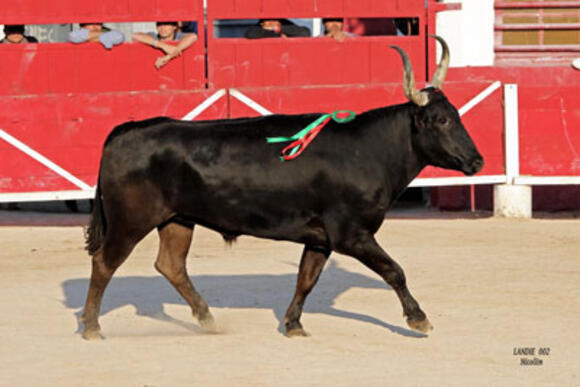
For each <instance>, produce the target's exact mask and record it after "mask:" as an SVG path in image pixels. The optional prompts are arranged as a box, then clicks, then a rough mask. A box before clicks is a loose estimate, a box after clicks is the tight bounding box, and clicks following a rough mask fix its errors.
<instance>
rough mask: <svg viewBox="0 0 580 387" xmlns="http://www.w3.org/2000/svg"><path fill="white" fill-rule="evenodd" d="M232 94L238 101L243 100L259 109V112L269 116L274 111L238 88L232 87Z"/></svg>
mask: <svg viewBox="0 0 580 387" xmlns="http://www.w3.org/2000/svg"><path fill="white" fill-rule="evenodd" d="M230 95H231V96H232V97H234V98H235V99H237V100H238V101H240V102H242V103H243V104H245V105H247V106H249V107H250V108H252V109H254V110H255V111H257V112H258V113H260V114H261V115H263V116H269V115H272V114H274V113H272V112H271V111H269V110H268V109H266V108H265V107H263V106H262V105H260V104H259V103H257V102H256V101H254V100H253V99H251V98H250V97H248V96H247V95H245V94H243V93H242V92H240V91H239V90H237V89H230Z"/></svg>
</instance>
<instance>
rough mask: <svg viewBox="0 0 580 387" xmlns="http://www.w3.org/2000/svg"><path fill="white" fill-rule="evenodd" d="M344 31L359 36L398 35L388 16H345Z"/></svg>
mask: <svg viewBox="0 0 580 387" xmlns="http://www.w3.org/2000/svg"><path fill="white" fill-rule="evenodd" d="M344 25H345V26H346V28H345V29H346V31H349V32H351V33H353V34H356V35H359V36H382V35H399V32H398V31H397V27H396V26H395V23H394V22H393V19H390V18H346V19H345V22H344Z"/></svg>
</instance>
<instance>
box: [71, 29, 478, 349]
mask: <svg viewBox="0 0 580 387" xmlns="http://www.w3.org/2000/svg"><path fill="white" fill-rule="evenodd" d="M436 38H437V39H438V40H440V42H441V43H442V45H443V48H444V50H443V51H444V54H443V59H442V60H441V63H440V65H439V68H438V69H437V71H436V73H435V75H434V77H433V81H432V83H431V84H432V85H433V87H430V88H427V89H424V90H422V91H419V90H417V89H415V86H414V77H413V73H412V69H411V68H410V63H409V61H408V58H407V56H406V54H405V53H404V52H403V51H402V50H400V49H399V48H398V47H395V48H396V49H397V50H398V51H399V53H400V54H401V56H402V58H403V64H404V66H405V82H404V86H405V93H406V95H407V97H408V98H409V99H410V102H408V103H405V104H401V105H396V106H389V107H384V108H379V109H375V110H371V111H367V112H365V113H363V114H360V115H358V116H357V117H356V118H355V119H354V120H353V121H351V122H349V123H343V124H338V123H334V122H331V123H329V124H328V125H327V126H326V127H325V129H324V131H323V132H322V133H321V134H320V135H319V136H318V137H317V138H316V140H315V141H313V142H312V143H311V145H310V146H309V147H308V148H307V149H306V150H305V151H304V153H303V154H302V155H300V157H298V158H296V159H295V160H292V161H289V162H281V161H280V157H279V155H280V150H281V148H282V146H280V145H278V144H268V143H267V142H266V141H265V138H266V137H275V136H290V135H292V134H293V133H295V132H296V131H297V130H298V129H301V128H303V127H305V126H306V125H308V124H309V123H311V122H312V121H314V120H315V119H316V118H318V117H319V116H320V115H319V114H301V115H291V116H290V115H273V116H268V117H260V118H245V119H236V120H219V121H206V122H184V121H177V120H172V119H169V118H154V119H150V120H146V121H141V122H128V123H125V124H123V125H120V126H118V127H116V128H115V129H114V130H113V131H112V133H111V134H110V135H109V137H108V138H107V140H106V142H105V145H104V149H103V154H102V159H101V165H100V172H99V181H98V185H97V192H96V196H95V206H94V209H93V213H92V217H91V223H90V226H89V229H88V233H87V234H88V236H87V249H88V250H89V253H90V254H91V255H92V256H93V264H92V265H93V266H92V275H91V281H90V286H89V291H88V294H87V300H86V304H85V309H84V312H83V316H82V321H83V322H84V324H85V329H84V332H83V337H85V338H88V339H90V338H97V337H101V335H100V327H99V324H98V315H99V309H100V303H101V299H102V296H103V292H104V290H105V287H106V286H107V283H108V282H109V280H110V279H111V277H112V275H113V273H114V272H115V270H116V269H117V268H118V267H119V266H120V265H121V264H122V263H123V262H124V261H125V259H126V258H127V257H128V255H129V254H130V252H131V251H132V250H133V248H134V246H135V245H136V244H137V243H138V242H139V241H140V240H141V239H142V238H143V237H144V236H145V235H146V234H148V233H149V232H150V231H151V230H152V229H154V228H155V227H157V229H158V231H159V236H160V247H159V253H158V257H157V261H156V263H155V267H156V268H157V269H158V270H159V271H160V272H161V273H162V274H163V275H164V276H165V277H166V278H167V279H168V280H169V281H170V282H171V284H173V286H174V287H175V288H176V290H177V291H178V292H179V293H180V294H181V295H182V296H183V298H184V299H185V300H186V301H187V302H188V304H189V305H190V306H191V309H192V312H193V315H194V316H195V317H197V318H198V319H199V322H200V324H201V325H202V326H204V327H211V326H212V325H213V318H212V316H211V314H210V311H209V309H208V305H207V304H206V302H205V301H204V300H203V299H202V298H201V296H200V295H199V293H198V292H197V291H196V290H195V288H194V286H193V284H192V283H191V280H190V278H189V276H188V274H187V272H186V268H185V259H186V256H187V253H188V251H189V246H190V243H191V238H192V233H193V226H194V224H200V225H203V226H206V227H208V228H210V229H213V230H216V231H218V232H220V233H222V234H223V235H224V237H225V238H226V240H232V239H233V238H235V237H236V236H238V235H241V234H246V235H253V236H257V237H262V238H269V239H275V240H287V241H293V242H298V243H301V244H303V245H304V252H303V254H302V258H301V262H300V269H299V273H298V280H297V284H296V293H295V295H294V298H293V300H292V302H291V304H290V306H289V308H288V310H287V312H286V317H285V326H286V332H287V334H288V335H289V336H291V335H296V334H298V335H304V334H305V333H304V330H303V329H302V325H301V324H300V316H301V314H302V306H303V304H304V301H305V299H306V297H307V295H308V293H309V292H310V291H311V290H312V288H313V287H314V285H315V284H316V281H317V279H318V277H319V275H320V272H321V271H322V268H323V266H324V264H325V262H326V260H327V258H328V256H329V254H330V253H331V251H336V252H339V253H342V254H346V255H350V256H352V257H354V258H356V259H358V260H359V261H361V262H362V263H363V264H364V265H366V266H367V267H369V268H370V269H371V270H373V271H374V272H376V273H377V274H379V275H380V276H381V277H382V278H383V279H384V280H385V281H386V282H387V283H388V284H389V285H390V286H391V287H392V288H393V289H394V290H395V292H396V293H397V296H398V297H399V299H400V301H401V303H402V306H403V311H404V314H405V316H407V323H408V324H409V326H410V327H411V328H413V329H416V330H419V331H421V332H427V331H428V330H430V329H431V328H432V327H431V324H430V323H429V321H428V319H427V317H426V316H425V313H424V312H423V311H422V310H421V308H420V307H419V304H418V303H417V301H415V299H414V298H413V296H412V295H411V293H410V292H409V290H408V288H407V285H406V280H405V275H404V273H403V270H402V269H401V267H400V266H399V265H398V264H397V263H396V262H395V261H394V260H393V259H391V257H389V255H388V254H387V253H386V252H385V251H384V250H383V249H382V248H381V247H380V246H379V245H378V243H377V242H376V240H375V238H374V234H375V233H376V231H377V230H378V229H379V227H380V225H381V223H382V222H383V219H384V217H385V213H386V212H387V210H388V209H389V207H390V206H391V204H392V203H393V201H394V200H395V199H396V198H397V196H398V195H399V194H400V193H401V192H402V191H403V190H404V189H405V187H406V186H407V185H408V184H409V182H411V180H412V179H413V178H414V177H415V176H417V175H418V174H419V172H420V171H421V170H422V169H423V168H424V167H425V166H427V165H435V166H439V167H443V168H450V169H456V170H460V171H463V172H464V173H465V174H468V175H471V174H473V173H476V172H477V171H479V170H480V169H481V167H482V165H483V159H482V157H481V156H480V154H479V153H478V151H477V149H476V148H475V146H474V144H473V142H472V140H471V138H470V137H469V135H468V134H467V132H466V131H465V129H464V127H463V125H462V123H461V120H460V118H459V114H458V112H457V110H456V109H455V108H454V107H453V105H451V104H450V103H449V102H448V100H447V98H446V97H445V96H444V95H443V93H442V92H441V91H440V87H441V84H442V83H443V79H444V77H445V72H446V70H447V65H448V60H449V54H448V49H447V46H446V44H445V42H443V41H442V40H441V39H440V38H438V37H436Z"/></svg>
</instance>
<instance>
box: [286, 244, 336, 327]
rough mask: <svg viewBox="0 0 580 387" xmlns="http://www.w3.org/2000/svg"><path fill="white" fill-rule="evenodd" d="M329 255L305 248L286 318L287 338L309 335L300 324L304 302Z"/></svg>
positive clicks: (318, 250) (327, 252) (323, 251)
mask: <svg viewBox="0 0 580 387" xmlns="http://www.w3.org/2000/svg"><path fill="white" fill-rule="evenodd" d="M329 255H330V250H327V249H313V248H311V247H308V246H305V247H304V251H303V252H302V258H301V260H300V269H299V271H298V280H297V281H296V292H295V293H294V298H293V299H292V302H291V303H290V306H289V307H288V310H287V311H286V317H285V318H284V325H285V327H286V336H288V337H292V336H307V333H306V332H305V331H304V329H303V328H302V324H300V316H301V315H302V307H303V305H304V301H306V297H307V296H308V294H309V293H310V291H311V290H312V288H314V285H316V282H317V281H318V278H319V277H320V273H321V272H322V269H323V268H324V264H325V263H326V260H327V258H328V256H329Z"/></svg>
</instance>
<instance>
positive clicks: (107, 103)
mask: <svg viewBox="0 0 580 387" xmlns="http://www.w3.org/2000/svg"><path fill="white" fill-rule="evenodd" d="M210 94H212V93H211V92H209V91H204V90H199V91H154V92H153V91H142V92H139V93H133V92H115V93H81V94H66V95H63V94H53V95H36V96H22V97H13V96H10V97H9V96H4V97H0V106H2V108H1V109H0V123H1V126H0V129H2V130H4V131H5V132H7V133H8V134H9V135H11V136H13V137H15V138H16V139H18V140H19V141H21V142H23V143H24V144H26V145H27V146H29V147H31V148H32V149H34V150H35V151H37V152H39V153H40V154H42V155H43V156H45V157H47V158H48V159H50V160H51V161H53V162H54V163H56V164H57V165H59V166H60V167H62V168H64V169H65V170H67V171H68V172H70V173H72V174H73V175H74V176H76V177H77V178H79V179H80V180H82V181H83V182H85V183H86V184H88V185H94V184H95V183H96V177H97V172H98V168H99V159H100V155H101V149H102V144H103V143H104V140H105V138H106V136H107V135H108V134H109V132H110V131H111V130H112V129H113V127H114V126H115V125H118V124H121V123H123V122H126V121H129V120H141V119H145V118H149V117H154V116H169V117H174V118H181V117H183V116H184V115H185V114H187V113H188V112H190V111H191V110H192V109H194V108H195V107H196V106H198V105H199V104H200V103H201V102H203V101H204V100H205V99H206V98H207V97H209V96H210ZM226 116H227V101H226V99H225V98H222V99H220V100H218V101H217V102H216V103H214V104H213V105H211V106H210V107H209V108H208V109H207V110H205V111H204V112H203V113H202V114H201V115H200V116H199V119H213V118H223V117H226ZM0 160H2V162H0V193H10V192H39V191H61V190H78V189H79V187H76V186H75V185H73V184H72V183H70V182H69V181H67V180H65V179H63V178H62V177H60V176H59V175H58V174H56V173H55V172H54V171H52V170H50V169H49V168H47V167H45V166H43V165H41V164H40V163H39V162H38V161H37V160H35V159H33V158H31V157H30V156H29V155H27V154H25V153H23V152H22V151H21V150H19V149H17V148H16V147H14V146H12V145H9V144H7V143H6V142H4V141H0Z"/></svg>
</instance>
